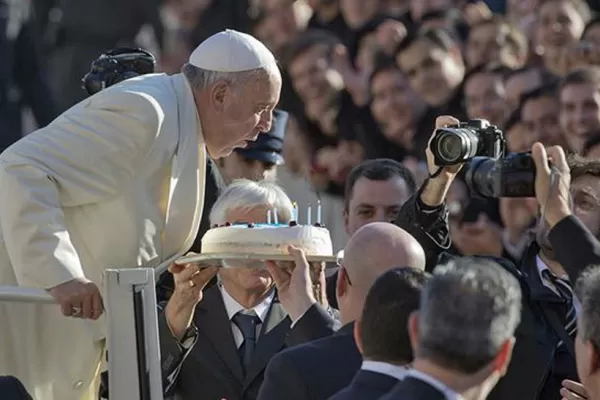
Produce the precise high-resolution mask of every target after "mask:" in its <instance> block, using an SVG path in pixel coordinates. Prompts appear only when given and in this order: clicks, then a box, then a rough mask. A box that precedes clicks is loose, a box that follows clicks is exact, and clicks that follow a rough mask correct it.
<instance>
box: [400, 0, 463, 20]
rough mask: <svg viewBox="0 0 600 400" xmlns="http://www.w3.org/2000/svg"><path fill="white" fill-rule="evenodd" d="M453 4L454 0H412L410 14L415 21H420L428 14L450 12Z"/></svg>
mask: <svg viewBox="0 0 600 400" xmlns="http://www.w3.org/2000/svg"><path fill="white" fill-rule="evenodd" d="M452 3H453V1H452V0H410V14H411V16H412V18H413V20H414V21H420V20H421V18H423V15H425V14H427V13H428V12H431V11H444V10H449V9H450V8H452V6H453V4H452Z"/></svg>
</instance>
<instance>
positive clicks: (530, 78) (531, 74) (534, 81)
mask: <svg viewBox="0 0 600 400" xmlns="http://www.w3.org/2000/svg"><path fill="white" fill-rule="evenodd" d="M541 85H542V77H541V74H540V71H539V70H537V69H535V68H532V69H530V70H528V71H525V72H522V73H519V74H515V75H512V76H511V77H510V78H508V79H507V80H506V88H505V91H506V104H507V107H508V108H507V110H506V111H507V114H510V113H511V112H513V111H514V110H516V109H517V108H519V102H520V99H521V96H522V95H523V93H527V92H530V91H532V90H534V89H536V88H538V87H540V86H541Z"/></svg>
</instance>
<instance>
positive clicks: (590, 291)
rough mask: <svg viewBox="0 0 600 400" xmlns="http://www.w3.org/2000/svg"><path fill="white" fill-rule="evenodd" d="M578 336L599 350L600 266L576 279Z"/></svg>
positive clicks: (588, 270) (592, 268)
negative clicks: (579, 308)
mask: <svg viewBox="0 0 600 400" xmlns="http://www.w3.org/2000/svg"><path fill="white" fill-rule="evenodd" d="M576 293H577V300H579V301H580V303H581V310H580V312H579V335H581V337H582V338H583V340H589V341H591V342H592V343H593V344H594V345H595V346H596V347H599V348H600V266H592V267H590V268H588V269H586V271H585V272H584V273H583V274H582V275H581V276H580V277H579V279H577V285H576Z"/></svg>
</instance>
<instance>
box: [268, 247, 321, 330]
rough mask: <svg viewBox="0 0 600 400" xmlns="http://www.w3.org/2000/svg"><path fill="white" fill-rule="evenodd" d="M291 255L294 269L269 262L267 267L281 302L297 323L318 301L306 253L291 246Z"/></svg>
mask: <svg viewBox="0 0 600 400" xmlns="http://www.w3.org/2000/svg"><path fill="white" fill-rule="evenodd" d="M289 253H290V255H291V256H292V257H293V258H294V267H293V268H290V269H287V268H281V267H279V266H278V265H277V264H276V263H275V262H273V261H268V262H266V264H265V265H266V268H267V270H268V271H269V273H270V274H271V276H272V277H273V280H274V281H275V286H276V287H277V295H278V297H279V301H280V302H281V304H282V305H283V308H284V309H285V310H286V311H287V313H288V314H289V316H290V318H291V319H292V321H294V322H295V321H297V320H298V319H300V317H302V315H304V313H305V312H306V311H307V310H308V309H309V308H310V307H311V306H312V305H313V304H315V303H317V300H316V298H315V295H314V292H313V282H312V278H311V271H310V268H311V267H310V265H309V264H308V261H307V260H306V256H305V254H304V251H303V250H301V249H298V248H296V247H294V246H290V247H289Z"/></svg>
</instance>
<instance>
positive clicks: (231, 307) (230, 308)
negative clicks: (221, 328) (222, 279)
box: [219, 285, 275, 323]
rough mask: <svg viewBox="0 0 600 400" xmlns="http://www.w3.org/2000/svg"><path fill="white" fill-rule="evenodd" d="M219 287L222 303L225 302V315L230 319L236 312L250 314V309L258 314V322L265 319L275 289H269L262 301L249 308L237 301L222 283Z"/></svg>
mask: <svg viewBox="0 0 600 400" xmlns="http://www.w3.org/2000/svg"><path fill="white" fill-rule="evenodd" d="M219 289H220V290H221V295H222V296H223V303H225V310H227V317H228V318H229V320H230V321H231V320H232V318H233V316H234V315H235V314H237V313H238V312H240V311H241V312H242V313H244V314H251V313H252V311H254V313H255V314H256V315H257V316H258V318H259V319H260V322H261V323H263V322H265V320H266V319H267V314H268V312H269V308H270V307H271V303H272V302H273V298H274V297H275V291H273V290H272V291H271V293H269V295H268V296H267V297H265V298H264V300H263V301H261V302H260V303H258V304H257V305H255V306H254V307H252V308H251V309H246V308H244V306H242V305H241V304H240V303H238V302H237V301H236V300H235V299H234V298H233V297H231V295H230V294H229V293H227V290H225V287H224V286H223V285H219Z"/></svg>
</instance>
